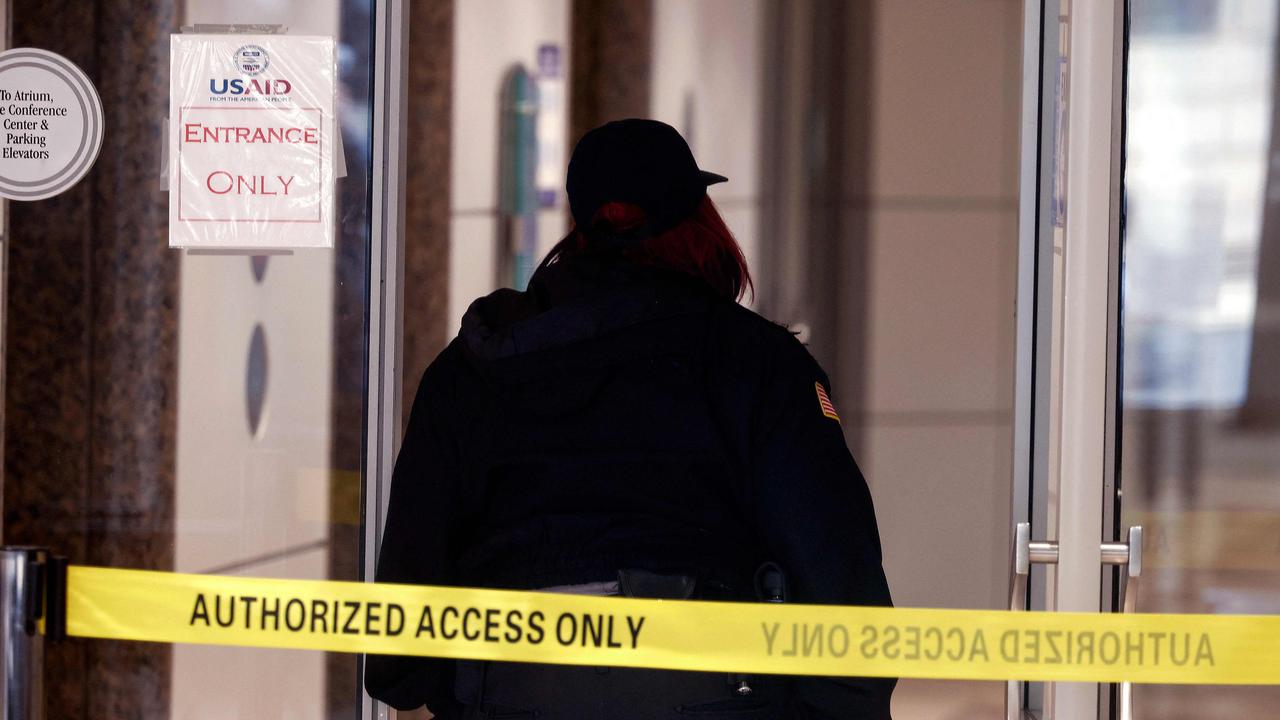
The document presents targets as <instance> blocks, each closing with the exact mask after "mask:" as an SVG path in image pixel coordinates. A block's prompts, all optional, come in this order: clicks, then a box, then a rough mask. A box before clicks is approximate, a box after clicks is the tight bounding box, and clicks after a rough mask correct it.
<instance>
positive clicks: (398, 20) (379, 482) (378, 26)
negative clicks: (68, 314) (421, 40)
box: [357, 0, 409, 720]
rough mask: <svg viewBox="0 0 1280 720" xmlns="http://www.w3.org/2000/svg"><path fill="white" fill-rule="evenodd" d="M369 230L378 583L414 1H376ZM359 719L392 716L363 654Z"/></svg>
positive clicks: (367, 531) (398, 312)
mask: <svg viewBox="0 0 1280 720" xmlns="http://www.w3.org/2000/svg"><path fill="white" fill-rule="evenodd" d="M373 5H374V32H373V62H374V73H373V75H374V82H373V100H372V107H373V128H372V130H373V150H372V157H373V172H372V173H371V178H370V179H371V201H372V208H373V211H372V228H371V233H370V242H369V278H368V285H367V287H368V292H369V298H368V313H369V314H368V317H367V323H368V324H367V328H368V331H367V333H366V338H367V342H368V345H367V346H366V355H365V357H366V371H367V372H368V376H367V380H366V382H367V387H368V395H367V397H366V405H365V432H366V436H365V453H364V463H363V465H364V467H363V468H362V470H363V472H362V474H361V476H362V477H363V479H364V482H363V483H362V498H361V500H362V502H363V515H364V517H363V531H364V536H363V538H362V543H361V544H362V547H361V552H360V556H361V577H362V578H363V579H364V581H365V582H373V579H374V571H375V569H376V567H377V564H376V563H377V549H378V548H379V547H381V545H382V528H383V525H384V524H385V518H386V512H387V503H388V501H389V496H390V491H391V471H392V469H393V468H394V466H395V458H396V451H397V449H398V448H399V443H400V418H401V408H400V404H401V399H400V398H401V392H400V390H401V382H402V378H401V376H402V375H403V372H402V370H401V347H402V342H403V335H404V323H403V322H402V321H401V320H402V306H403V300H404V288H403V282H402V281H403V278H404V253H403V251H402V247H403V243H402V232H403V228H404V208H405V195H404V190H403V189H404V185H405V170H406V168H405V163H404V162H403V158H404V148H405V144H406V137H405V117H406V112H407V108H408V99H407V98H408V94H407V93H408V84H407V80H408V74H407V57H408V50H409V36H408V35H409V31H408V28H409V17H408V15H409V4H408V3H407V2H406V0H380V1H378V2H374V3H373ZM358 668H359V674H360V677H359V678H357V684H358V687H359V693H360V698H361V702H360V708H361V710H360V717H361V720H375V719H376V720H389V718H391V717H392V715H391V713H392V711H391V709H390V708H389V707H387V706H386V705H385V704H383V703H380V702H378V701H376V700H374V699H373V698H371V697H370V696H369V694H368V693H366V692H365V691H364V683H363V676H364V658H363V656H362V657H361V659H360V662H359V664H358Z"/></svg>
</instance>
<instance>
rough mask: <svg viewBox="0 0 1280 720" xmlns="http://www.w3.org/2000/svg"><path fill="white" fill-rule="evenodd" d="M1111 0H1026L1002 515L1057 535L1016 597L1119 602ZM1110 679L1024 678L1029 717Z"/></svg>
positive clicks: (1119, 135) (1118, 95) (1116, 142)
mask: <svg viewBox="0 0 1280 720" xmlns="http://www.w3.org/2000/svg"><path fill="white" fill-rule="evenodd" d="M1126 5H1127V3H1126V2H1125V0H1025V2H1024V4H1023V7H1024V28H1023V30H1024V42H1023V102H1022V126H1021V130H1022V132H1021V167H1020V182H1021V186H1020V206H1019V259H1018V299H1017V308H1018V315H1017V347H1018V355H1017V371H1016V385H1015V437H1014V458H1013V460H1014V464H1013V467H1014V487H1013V505H1014V507H1013V509H1012V512H1011V523H1010V524H1011V526H1012V525H1013V524H1014V523H1018V522H1030V524H1031V533H1032V538H1033V539H1036V540H1047V541H1051V542H1056V543H1057V545H1058V560H1057V564H1056V565H1053V566H1040V567H1037V568H1035V569H1034V570H1033V572H1032V575H1031V581H1030V583H1029V592H1028V593H1027V597H1026V598H1025V600H1024V605H1023V607H1024V608H1025V609H1034V610H1056V611H1080V612H1099V611H1103V612H1108V611H1113V610H1115V609H1118V608H1117V607H1116V605H1117V599H1116V592H1115V583H1114V582H1113V577H1112V576H1113V574H1114V573H1112V572H1109V571H1106V570H1104V568H1103V565H1102V558H1101V550H1100V547H1101V544H1102V543H1103V542H1118V541H1120V540H1121V538H1120V537H1118V535H1119V527H1118V522H1119V508H1118V501H1119V493H1118V492H1117V488H1116V463H1117V462H1118V459H1119V454H1118V450H1119V446H1118V443H1117V440H1118V437H1119V434H1118V422H1117V415H1116V407H1117V405H1116V399H1117V396H1118V390H1119V377H1120V375H1119V360H1118V359H1119V356H1120V355H1119V352H1118V351H1119V313H1118V309H1119V304H1120V288H1121V285H1120V279H1121V277H1120V231H1121V218H1122V212H1121V211H1122V202H1123V195H1122V170H1123V137H1124V136H1123V129H1124V128H1123V118H1124V114H1123V103H1124V69H1125V68H1124V61H1125V55H1124V35H1125V28H1126V23H1125V17H1126ZM1113 687H1114V686H1104V685H1097V684H1090V683H1030V684H1027V686H1026V688H1025V690H1024V692H1023V697H1022V702H1023V707H1024V708H1025V709H1026V710H1028V711H1030V713H1031V714H1032V715H1033V716H1035V717H1041V718H1056V719H1060V720H1077V719H1084V718H1099V717H1101V718H1109V717H1112V715H1113V704H1114V703H1113V701H1112V698H1113V695H1114V690H1113Z"/></svg>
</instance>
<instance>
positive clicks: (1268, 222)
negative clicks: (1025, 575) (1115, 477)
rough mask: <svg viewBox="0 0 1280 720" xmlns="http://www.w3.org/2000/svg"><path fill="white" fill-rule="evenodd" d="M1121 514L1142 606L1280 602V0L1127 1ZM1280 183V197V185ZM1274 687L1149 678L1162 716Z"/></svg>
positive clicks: (1226, 711) (1258, 712)
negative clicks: (1274, 306) (1139, 578)
mask: <svg viewBox="0 0 1280 720" xmlns="http://www.w3.org/2000/svg"><path fill="white" fill-rule="evenodd" d="M1130 12H1131V15H1130V36H1129V55H1128V79H1127V83H1128V87H1127V91H1128V97H1127V107H1126V112H1127V127H1126V139H1125V143H1126V144H1125V151H1126V167H1125V211H1126V219H1125V220H1126V221H1125V234H1124V281H1123V283H1124V284H1123V311H1122V323H1123V324H1122V343H1123V344H1122V348H1123V355H1122V378H1123V380H1122V388H1123V390H1122V394H1121V402H1122V408H1123V410H1122V412H1123V417H1122V428H1123V437H1122V445H1121V447H1122V449H1123V452H1122V465H1121V473H1120V480H1119V485H1120V487H1121V491H1122V493H1123V502H1122V503H1121V508H1122V517H1121V525H1122V526H1129V525H1139V524H1140V525H1144V526H1146V527H1147V538H1148V540H1147V551H1148V555H1147V557H1148V558H1149V562H1148V565H1147V567H1148V571H1147V574H1148V580H1147V581H1146V582H1145V583H1144V585H1143V588H1142V591H1141V592H1142V593H1143V594H1142V597H1140V598H1139V600H1138V608H1139V610H1140V611H1146V612H1207V613H1275V612H1280V487H1277V481H1280V426H1278V425H1277V424H1276V423H1275V422H1274V417H1275V415H1274V407H1273V408H1272V412H1271V419H1270V420H1268V419H1266V416H1267V413H1256V412H1253V411H1252V410H1251V409H1252V408H1256V407H1258V406H1260V404H1261V405H1266V404H1268V403H1269V402H1270V401H1271V400H1273V399H1274V395H1268V393H1274V392H1275V391H1274V390H1272V389H1271V388H1272V387H1273V386H1275V385H1277V384H1280V357H1277V356H1276V354H1275V353H1274V352H1273V351H1272V350H1269V348H1272V347H1273V342H1274V341H1273V340H1269V338H1273V337H1274V336H1275V334H1276V332H1277V327H1276V322H1277V321H1276V317H1275V316H1274V314H1272V313H1273V312H1274V311H1269V310H1268V307H1269V306H1270V302H1274V300H1272V301H1269V300H1268V298H1273V299H1280V273H1278V272H1277V271H1276V269H1274V268H1271V269H1268V264H1267V261H1266V258H1268V257H1270V258H1272V259H1271V260H1270V264H1271V265H1274V264H1275V257H1276V256H1275V253H1276V252H1277V251H1280V247H1278V246H1280V225H1276V224H1275V222H1276V220H1277V219H1280V218H1272V214H1273V212H1274V211H1273V210H1272V208H1270V204H1273V203H1277V202H1280V187H1274V186H1272V185H1271V184H1270V183H1269V179H1268V173H1269V163H1268V159H1269V158H1271V157H1272V156H1273V155H1275V152H1276V151H1275V148H1276V147H1278V146H1277V145H1276V143H1277V142H1278V141H1280V133H1277V131H1276V127H1275V120H1274V110H1273V98H1274V96H1275V88H1276V78H1277V75H1276V62H1277V57H1280V55H1278V54H1277V52H1278V48H1277V44H1276V32H1275V30H1276V15H1277V6H1276V3H1275V2H1273V0H1190V1H1180V2H1172V1H1169V0H1133V2H1131V4H1130ZM1273 196H1274V197H1273ZM1278 701H1280V690H1276V689H1267V688H1207V689H1206V688H1188V687H1167V686H1139V687H1138V688H1136V694H1135V708H1136V709H1139V710H1140V711H1141V712H1142V714H1143V715H1146V716H1148V717H1160V718H1188V719H1190V718H1206V717H1263V716H1267V715H1269V714H1270V713H1271V712H1272V711H1273V710H1274V706H1275V703H1276V702H1278Z"/></svg>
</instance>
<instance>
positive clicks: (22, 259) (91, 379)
mask: <svg viewBox="0 0 1280 720" xmlns="http://www.w3.org/2000/svg"><path fill="white" fill-rule="evenodd" d="M51 19H56V21H51ZM178 19H179V10H178V3H177V2H176V0H94V1H93V2H87V1H85V0H50V1H41V2H35V1H34V0H14V2H13V7H12V20H13V25H12V27H13V36H14V43H13V44H14V45H15V46H33V47H41V48H45V49H49V50H52V51H54V52H58V53H61V54H63V55H65V56H67V57H68V58H70V59H71V60H72V61H73V62H75V63H76V64H77V65H79V66H80V67H81V68H82V69H84V71H85V72H86V73H87V74H88V75H89V77H90V78H91V79H92V81H93V82H94V85H95V86H96V87H97V88H98V92H99V94H100V95H101V97H102V103H103V109H104V112H105V116H106V128H107V132H106V135H105V138H104V141H103V147H102V152H101V154H100V155H99V158H98V161H97V164H96V166H95V168H94V169H93V171H92V172H91V173H90V174H89V175H88V176H86V178H85V179H84V180H82V181H81V182H80V183H79V184H78V185H77V186H75V187H74V188H72V189H71V190H69V191H68V192H66V193H64V194H63V195H61V196H59V197H57V198H53V199H50V200H45V201H41V202H35V203H12V204H11V205H10V208H11V217H10V238H9V241H10V247H9V252H10V256H9V278H8V281H9V289H8V318H7V328H6V330H7V332H6V335H7V344H6V346H5V353H6V362H7V364H8V378H7V383H6V386H5V412H6V418H7V426H6V428H5V458H4V460H5V462H4V468H5V473H4V486H5V487H4V490H5V493H4V494H5V503H4V516H5V523H4V531H5V533H4V535H5V536H4V540H5V542H7V543H33V544H45V545H50V546H52V547H53V548H54V550H55V551H56V552H60V553H64V554H66V555H68V556H69V557H70V558H71V560H72V561H73V562H77V563H86V564H94V565H112V566H119V567H137V568H151V569H161V570H168V569H172V567H173V493H174V434H175V417H176V416H175V400H176V392H175V389H176V381H177V375H176V360H177V358H176V355H177V343H176V337H177V332H176V312H175V311H176V302H177V281H178V277H177V267H178V264H177V256H176V255H175V254H174V253H173V252H171V251H170V250H169V249H168V247H167V237H166V226H167V222H168V215H167V207H168V205H167V198H166V196H165V194H164V192H163V191H162V190H163V184H162V183H161V181H160V177H159V170H160V166H161V156H162V144H163V139H164V119H165V116H166V115H167V110H168V87H167V74H168V73H167V71H166V69H167V67H168V57H169V34H170V33H171V32H173V31H174V30H176V28H177V26H178ZM46 678H47V679H48V682H47V683H46V685H47V688H48V715H49V717H58V718H88V717H163V716H166V715H167V714H168V710H169V648H168V646H165V645H153V644H143V643H124V642H97V641H82V640H69V641H66V642H63V643H60V644H57V645H54V646H52V647H51V648H50V649H49V658H48V662H47V665H46Z"/></svg>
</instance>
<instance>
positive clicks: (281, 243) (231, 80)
mask: <svg viewBox="0 0 1280 720" xmlns="http://www.w3.org/2000/svg"><path fill="white" fill-rule="evenodd" d="M170 50H171V56H170V79H169V82H170V92H169V245H170V246H171V247H185V248H214V249H281V248H307V247H332V246H333V232H334V219H333V205H334V203H333V198H334V167H335V162H334V148H335V146H336V132H337V131H336V126H335V120H334V104H335V101H334V95H335V87H336V84H335V79H336V75H337V72H336V66H335V57H334V43H333V39H332V38H328V37H291V36H287V35H230V34H225V35H174V36H172V38H171V48H170Z"/></svg>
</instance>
